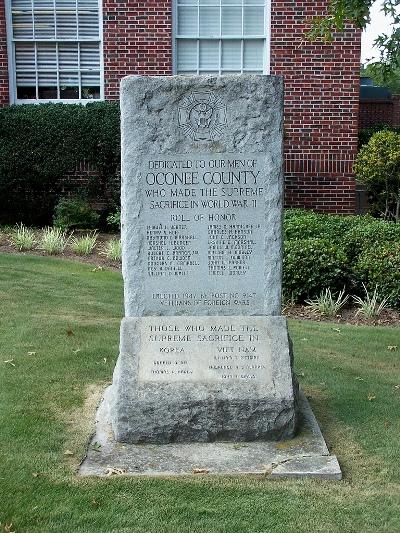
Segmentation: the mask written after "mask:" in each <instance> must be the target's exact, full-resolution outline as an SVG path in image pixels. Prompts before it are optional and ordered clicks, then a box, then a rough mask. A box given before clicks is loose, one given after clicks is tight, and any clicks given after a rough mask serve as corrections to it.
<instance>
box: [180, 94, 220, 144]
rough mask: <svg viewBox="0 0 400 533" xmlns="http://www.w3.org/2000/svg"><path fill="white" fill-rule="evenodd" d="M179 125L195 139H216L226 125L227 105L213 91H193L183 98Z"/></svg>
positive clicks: (186, 133) (187, 134) (188, 135)
mask: <svg viewBox="0 0 400 533" xmlns="http://www.w3.org/2000/svg"><path fill="white" fill-rule="evenodd" d="M178 123H179V127H180V128H182V130H183V131H184V133H185V135H186V136H187V137H190V138H191V139H193V140H194V141H214V140H216V139H218V137H219V136H220V135H221V133H222V131H223V128H224V126H225V125H226V105H225V104H224V103H223V101H222V100H221V99H220V98H218V97H216V96H215V95H214V94H213V93H211V92H193V93H190V94H189V95H188V96H185V98H184V99H183V100H182V102H181V104H180V106H179V112H178Z"/></svg>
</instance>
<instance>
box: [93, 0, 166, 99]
mask: <svg viewBox="0 0 400 533" xmlns="http://www.w3.org/2000/svg"><path fill="white" fill-rule="evenodd" d="M103 38H104V80H105V87H104V90H105V97H106V98H110V99H115V98H118V97H119V82H120V79H121V78H123V77H124V76H127V75H128V74H147V75H153V76H155V75H163V74H165V75H169V74H171V73H172V1H171V0H168V1H159V0H148V1H146V2H143V1H141V2H134V1H132V0H122V1H117V0H104V4H103Z"/></svg>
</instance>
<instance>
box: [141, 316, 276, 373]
mask: <svg viewBox="0 0 400 533" xmlns="http://www.w3.org/2000/svg"><path fill="white" fill-rule="evenodd" d="M140 332H141V333H140V334H141V351H140V353H141V354H146V356H145V357H141V358H140V360H139V376H140V379H141V380H142V381H202V380H204V381H226V380H234V381H250V382H258V381H263V382H265V379H267V378H266V376H267V375H270V368H269V365H270V346H269V340H268V335H267V334H266V332H265V325H264V323H263V321H262V319H260V318H259V317H219V318H218V319H215V317H213V318H209V317H157V319H155V317H146V318H143V319H142V322H141V328H140Z"/></svg>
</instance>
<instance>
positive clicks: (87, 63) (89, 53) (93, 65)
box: [81, 43, 100, 70]
mask: <svg viewBox="0 0 400 533" xmlns="http://www.w3.org/2000/svg"><path fill="white" fill-rule="evenodd" d="M99 68H100V51H99V45H98V44H97V43H93V44H89V43H82V44H81V69H93V70H99Z"/></svg>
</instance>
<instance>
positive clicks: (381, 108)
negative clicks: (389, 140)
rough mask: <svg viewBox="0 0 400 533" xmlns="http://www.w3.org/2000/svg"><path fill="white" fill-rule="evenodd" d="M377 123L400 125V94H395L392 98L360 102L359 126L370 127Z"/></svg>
mask: <svg viewBox="0 0 400 533" xmlns="http://www.w3.org/2000/svg"><path fill="white" fill-rule="evenodd" d="M375 124H387V125H389V126H396V127H399V126H400V95H399V94H394V95H393V96H392V100H385V101H382V102H377V101H376V100H374V101H372V100H365V101H362V102H360V114H359V124H358V125H359V128H369V127H371V126H374V125H375Z"/></svg>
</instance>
